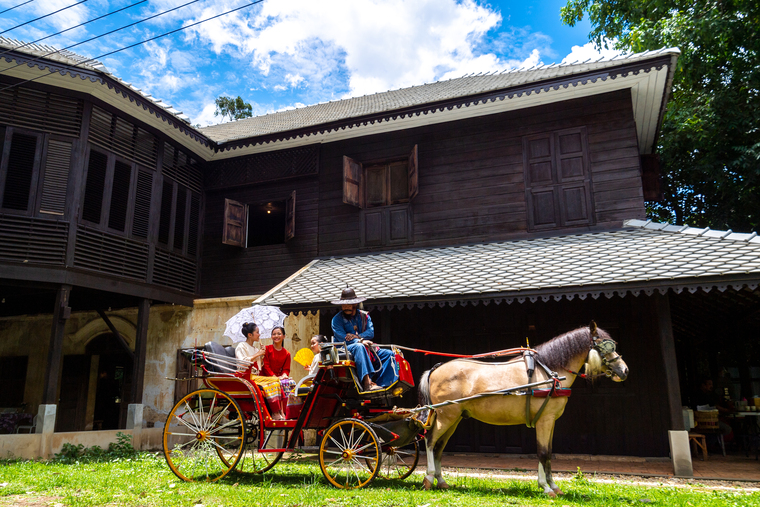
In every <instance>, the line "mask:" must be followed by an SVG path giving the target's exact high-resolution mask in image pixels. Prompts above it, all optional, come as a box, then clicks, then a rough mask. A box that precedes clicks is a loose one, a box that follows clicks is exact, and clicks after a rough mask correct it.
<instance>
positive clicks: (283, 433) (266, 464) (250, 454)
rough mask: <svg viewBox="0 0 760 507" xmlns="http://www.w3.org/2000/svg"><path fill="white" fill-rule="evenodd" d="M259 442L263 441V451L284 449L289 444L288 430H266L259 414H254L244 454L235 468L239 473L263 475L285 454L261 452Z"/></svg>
mask: <svg viewBox="0 0 760 507" xmlns="http://www.w3.org/2000/svg"><path fill="white" fill-rule="evenodd" d="M259 441H261V448H262V449H283V448H284V447H285V446H286V445H287V444H288V430H286V429H275V430H266V429H264V428H263V425H262V424H261V421H260V420H259V415H258V413H256V412H253V414H252V417H251V420H250V421H248V431H247V432H246V439H245V446H244V447H243V453H242V455H241V456H240V461H238V462H237V466H236V467H235V471H236V472H237V473H240V474H243V475H249V474H262V473H264V472H266V471H267V470H269V469H270V468H272V467H273V466H275V465H276V464H277V462H278V461H280V458H282V455H283V454H285V453H284V452H261V451H260V450H259Z"/></svg>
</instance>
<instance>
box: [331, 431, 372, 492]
mask: <svg viewBox="0 0 760 507" xmlns="http://www.w3.org/2000/svg"><path fill="white" fill-rule="evenodd" d="M380 457H381V453H380V445H379V440H378V438H377V435H376V434H375V432H374V430H373V429H372V428H371V427H370V426H369V425H368V424H366V423H365V422H363V421H360V420H358V419H343V420H341V421H338V422H336V423H335V424H333V425H332V426H330V427H329V428H327V431H325V435H324V437H323V438H322V445H320V446H319V467H320V468H321V469H322V473H323V474H324V476H325V478H327V480H328V481H329V482H330V484H332V485H333V486H335V487H338V488H341V489H356V488H361V487H364V486H366V485H367V484H369V483H370V482H372V480H373V479H374V478H375V477H376V476H377V473H378V471H379V469H380V466H379V465H380Z"/></svg>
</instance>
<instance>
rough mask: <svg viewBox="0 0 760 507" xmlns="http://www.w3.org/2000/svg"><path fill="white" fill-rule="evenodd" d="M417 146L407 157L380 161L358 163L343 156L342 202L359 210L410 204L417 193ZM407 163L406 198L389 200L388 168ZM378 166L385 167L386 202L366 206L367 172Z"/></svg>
mask: <svg viewBox="0 0 760 507" xmlns="http://www.w3.org/2000/svg"><path fill="white" fill-rule="evenodd" d="M417 146H418V145H416V144H415V145H414V146H413V147H412V149H411V151H410V153H409V155H406V156H401V157H393V158H387V159H380V160H370V161H366V162H359V161H356V160H354V159H353V158H351V157H348V156H343V202H344V203H345V204H350V205H352V206H356V207H357V208H360V209H368V208H381V207H384V206H395V205H398V204H404V203H410V202H412V200H414V198H415V197H416V196H417V194H418V193H419V180H418V178H419V176H418V175H419V159H418V147H417ZM402 161H406V162H407V189H408V192H407V197H406V198H405V199H400V200H397V201H393V202H392V201H391V199H390V166H391V165H392V164H394V163H397V162H402ZM379 166H385V167H386V175H385V178H386V197H387V199H386V201H385V202H384V203H383V204H373V205H368V204H367V191H368V190H367V170H368V169H372V168H375V167H379Z"/></svg>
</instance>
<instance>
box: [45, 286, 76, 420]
mask: <svg viewBox="0 0 760 507" xmlns="http://www.w3.org/2000/svg"><path fill="white" fill-rule="evenodd" d="M70 297H71V285H61V286H60V287H59V288H58V293H57V294H56V296H55V307H54V308H53V324H52V326H51V327H50V346H49V347H48V360H47V371H46V372H45V392H44V394H43V398H42V404H43V405H57V404H58V377H59V376H60V374H61V359H62V358H63V330H64V327H65V326H66V321H67V320H68V318H69V316H71V307H70V306H69V298H70Z"/></svg>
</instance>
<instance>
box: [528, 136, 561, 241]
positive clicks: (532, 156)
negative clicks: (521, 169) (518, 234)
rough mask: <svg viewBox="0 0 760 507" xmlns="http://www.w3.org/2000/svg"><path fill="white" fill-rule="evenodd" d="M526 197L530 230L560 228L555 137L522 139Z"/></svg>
mask: <svg viewBox="0 0 760 507" xmlns="http://www.w3.org/2000/svg"><path fill="white" fill-rule="evenodd" d="M523 157H524V164H525V194H526V200H527V202H528V225H529V228H530V229H547V228H553V227H557V226H559V223H560V218H559V205H558V203H557V196H556V188H555V183H556V181H555V179H556V177H555V170H554V135H552V134H541V135H537V136H531V137H528V138H525V139H523Z"/></svg>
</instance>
